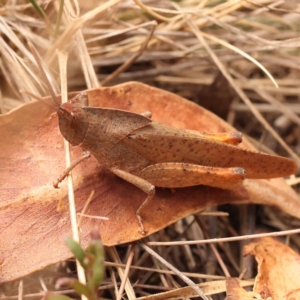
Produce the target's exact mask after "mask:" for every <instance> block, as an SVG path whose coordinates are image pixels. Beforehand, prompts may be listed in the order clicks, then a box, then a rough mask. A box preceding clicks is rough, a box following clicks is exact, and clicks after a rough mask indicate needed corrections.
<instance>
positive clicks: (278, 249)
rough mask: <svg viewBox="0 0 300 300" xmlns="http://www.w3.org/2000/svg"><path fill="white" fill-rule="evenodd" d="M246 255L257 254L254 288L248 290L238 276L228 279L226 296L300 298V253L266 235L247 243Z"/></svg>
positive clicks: (276, 298)
mask: <svg viewBox="0 0 300 300" xmlns="http://www.w3.org/2000/svg"><path fill="white" fill-rule="evenodd" d="M243 252H244V255H254V256H255V259H256V261H257V262H258V274H257V275H256V278H255V283H254V287H253V291H252V292H246V291H245V290H244V289H243V288H242V287H241V286H240V283H239V282H238V281H237V280H236V279H235V278H230V279H228V280H227V297H226V300H233V299H236V300H239V299H258V300H259V299H270V300H271V299H272V300H279V299H299V293H300V282H299V276H300V256H299V254H298V253H296V252H295V251H294V250H292V249H291V248H290V247H288V246H287V245H284V244H283V243H281V242H279V241H277V240H275V239H273V238H267V237H265V238H262V239H261V240H259V241H257V242H252V243H250V244H249V245H247V246H245V247H244V250H243Z"/></svg>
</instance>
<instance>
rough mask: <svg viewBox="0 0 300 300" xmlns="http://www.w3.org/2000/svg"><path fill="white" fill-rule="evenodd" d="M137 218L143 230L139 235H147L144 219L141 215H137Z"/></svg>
mask: <svg viewBox="0 0 300 300" xmlns="http://www.w3.org/2000/svg"><path fill="white" fill-rule="evenodd" d="M136 218H137V220H138V223H139V226H140V228H141V230H139V233H140V234H141V235H145V234H146V233H147V231H145V227H144V224H143V221H142V217H141V216H140V215H139V214H136Z"/></svg>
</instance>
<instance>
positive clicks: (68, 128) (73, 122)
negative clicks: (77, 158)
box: [57, 102, 89, 146]
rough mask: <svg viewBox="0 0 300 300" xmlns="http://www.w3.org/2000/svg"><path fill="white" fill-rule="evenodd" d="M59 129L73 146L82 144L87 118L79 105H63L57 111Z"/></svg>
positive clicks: (86, 127) (87, 124)
mask: <svg viewBox="0 0 300 300" xmlns="http://www.w3.org/2000/svg"><path fill="white" fill-rule="evenodd" d="M57 114H58V119H59V129H60V131H61V133H62V135H63V136H64V138H65V139H66V140H67V141H68V142H69V143H70V144H72V145H73V146H75V145H78V144H80V143H82V142H83V139H84V137H85V134H86V131H87V129H88V126H89V123H88V117H87V115H86V113H85V111H84V109H83V108H82V107H81V105H80V104H79V103H70V102H66V103H63V104H62V105H61V106H60V107H59V108H58V111H57Z"/></svg>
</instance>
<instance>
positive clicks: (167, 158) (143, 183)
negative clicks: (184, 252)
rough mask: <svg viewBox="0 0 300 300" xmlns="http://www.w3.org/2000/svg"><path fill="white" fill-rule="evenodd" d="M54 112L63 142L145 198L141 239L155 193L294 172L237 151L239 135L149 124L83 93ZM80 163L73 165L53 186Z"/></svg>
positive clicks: (280, 160)
mask: <svg viewBox="0 0 300 300" xmlns="http://www.w3.org/2000/svg"><path fill="white" fill-rule="evenodd" d="M54 100H56V99H54ZM57 106H58V107H57V114H58V118H59V128H60V131H61V133H62V135H63V136H64V137H65V139H66V140H68V141H69V142H70V143H71V144H72V145H73V146H80V147H81V148H82V149H83V150H86V151H88V152H89V153H91V154H92V155H94V156H95V158H96V159H97V160H98V161H99V162H100V163H101V164H102V165H104V166H105V167H106V168H108V169H109V170H110V171H111V172H113V173H114V174H115V175H117V176H119V177H120V178H123V179H124V180H126V181H128V182H130V183H131V184H133V185H135V186H136V187H138V188H140V189H141V190H143V191H144V192H145V193H146V194H147V195H148V196H147V198H146V199H145V200H144V202H143V203H142V204H141V206H140V207H139V208H138V210H137V211H136V216H137V220H138V222H139V226H140V228H141V231H140V232H141V233H142V234H145V230H144V226H143V222H142V218H141V215H140V214H141V211H142V209H143V207H144V206H145V205H146V204H147V203H148V202H149V201H150V200H151V199H152V198H153V197H154V194H155V187H164V188H181V187H188V186H195V185H207V186H211V187H216V188H221V189H234V188H236V187H238V186H240V185H242V183H243V180H244V179H245V178H252V179H268V178H276V177H283V176H287V175H291V174H294V173H295V172H296V170H297V165H296V163H295V162H294V161H292V160H290V159H288V158H284V157H279V156H274V155H268V154H264V153H259V152H254V151H249V150H244V149H241V148H239V147H237V146H236V145H237V144H238V143H239V142H241V140H242V138H241V134H240V133H239V132H236V133H231V134H230V133H221V134H202V133H200V132H198V131H193V130H187V129H175V128H172V127H170V126H167V125H164V124H161V123H158V122H155V121H152V120H151V118H150V117H151V114H150V113H149V112H148V113H145V114H141V115H140V114H136V113H132V112H129V111H124V110H118V109H108V108H100V107H89V106H88V96H87V94H86V93H85V92H83V93H79V94H77V95H76V96H75V97H74V98H73V99H71V100H69V101H68V102H66V103H64V104H62V105H60V104H59V103H57ZM87 156H88V155H85V156H83V158H85V157H87ZM81 160H82V159H79V160H78V161H76V162H74V163H73V164H72V165H71V166H70V168H68V169H67V170H66V171H65V172H64V173H63V174H62V176H61V177H59V178H58V180H57V182H56V183H55V184H54V186H55V187H57V186H58V184H59V182H60V181H62V180H63V178H64V177H65V176H66V175H67V174H68V173H69V172H70V171H71V170H72V169H73V168H74V167H75V166H76V165H77V164H78V163H79V162H80V161H81Z"/></svg>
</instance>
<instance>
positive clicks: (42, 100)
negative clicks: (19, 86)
mask: <svg viewBox="0 0 300 300" xmlns="http://www.w3.org/2000/svg"><path fill="white" fill-rule="evenodd" d="M19 92H20V93H21V94H26V95H28V96H30V97H31V98H34V99H36V100H38V101H40V102H43V103H44V104H46V105H48V106H49V107H51V108H54V109H55V110H57V107H56V106H55V105H52V104H50V103H48V102H47V101H45V100H44V99H43V98H42V97H39V96H36V95H34V94H32V93H30V92H28V91H25V90H20V91H19Z"/></svg>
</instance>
